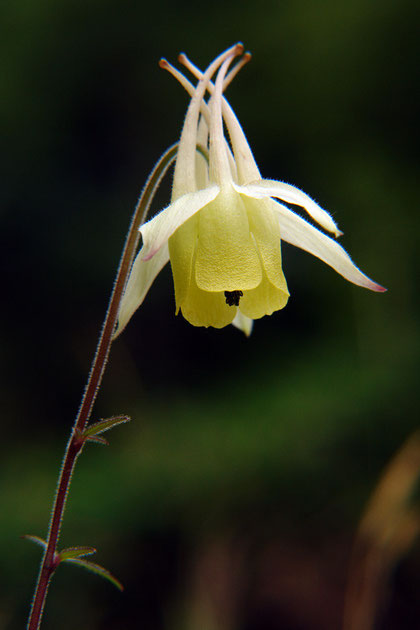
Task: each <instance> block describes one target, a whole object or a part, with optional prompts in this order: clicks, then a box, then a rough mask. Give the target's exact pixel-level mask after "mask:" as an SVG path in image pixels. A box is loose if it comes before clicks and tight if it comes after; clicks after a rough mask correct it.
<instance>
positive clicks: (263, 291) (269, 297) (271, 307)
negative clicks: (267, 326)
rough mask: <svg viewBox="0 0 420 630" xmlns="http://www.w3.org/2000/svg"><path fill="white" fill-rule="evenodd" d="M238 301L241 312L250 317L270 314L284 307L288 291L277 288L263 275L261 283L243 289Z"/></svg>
mask: <svg viewBox="0 0 420 630" xmlns="http://www.w3.org/2000/svg"><path fill="white" fill-rule="evenodd" d="M243 293H244V294H243V296H242V297H241V300H240V302H239V308H240V310H241V312H242V313H243V314H244V315H246V316H247V317H250V318H251V319H259V318H260V317H264V315H272V313H274V311H279V310H280V309H282V308H284V307H285V306H286V304H287V301H288V299H289V292H288V291H287V287H286V291H283V290H282V289H278V288H277V287H275V286H274V284H271V282H269V280H268V279H267V276H266V275H264V277H263V279H262V281H261V283H260V284H259V285H258V287H256V288H255V289H251V291H244V292H243Z"/></svg>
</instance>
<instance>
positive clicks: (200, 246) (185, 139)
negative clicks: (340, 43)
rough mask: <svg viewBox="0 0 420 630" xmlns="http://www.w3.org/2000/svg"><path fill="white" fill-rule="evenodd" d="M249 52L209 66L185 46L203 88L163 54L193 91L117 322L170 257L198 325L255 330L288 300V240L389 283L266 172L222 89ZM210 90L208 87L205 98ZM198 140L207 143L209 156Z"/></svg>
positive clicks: (183, 306)
mask: <svg viewBox="0 0 420 630" xmlns="http://www.w3.org/2000/svg"><path fill="white" fill-rule="evenodd" d="M242 53H243V47H242V45H241V44H237V45H236V46H233V47H232V48H230V49H228V50H226V51H225V52H224V53H222V54H221V55H220V56H219V57H217V58H216V59H215V60H214V61H213V62H212V63H211V64H210V66H209V67H208V68H207V70H206V71H205V72H204V73H202V72H200V70H199V69H198V68H196V67H195V66H194V65H193V64H192V63H191V62H190V61H189V60H188V59H187V58H186V56H185V55H180V57H179V60H180V62H181V63H183V64H184V65H185V66H186V67H187V68H188V69H189V70H190V72H191V73H192V74H193V75H194V76H195V77H196V78H197V79H198V83H197V86H196V87H195V88H194V87H193V85H192V84H191V83H190V82H189V81H188V80H187V79H186V78H185V77H184V76H183V75H182V74H181V73H180V72H179V71H178V70H176V69H175V68H173V67H172V66H171V65H170V64H169V63H168V62H166V61H165V60H162V61H161V64H160V65H161V66H162V67H163V68H165V69H167V70H169V71H170V72H171V73H172V74H173V75H174V76H175V77H176V78H177V79H178V80H179V82H180V83H181V84H182V85H183V86H184V88H185V89H186V90H187V91H188V92H189V93H190V95H191V101H190V105H189V107H188V111H187V114H186V118H185V123H184V127H183V130H182V134H181V139H180V142H179V148H178V155H177V160H176V165H175V173H174V182H173V190H172V199H171V204H170V205H169V206H168V207H167V208H165V209H164V210H162V211H161V212H160V213H159V214H158V215H156V216H155V217H154V218H153V219H152V220H150V221H148V222H147V223H145V224H144V225H143V226H142V227H141V228H140V231H141V234H142V238H143V246H142V248H141V250H140V252H139V254H138V256H137V258H136V260H135V262H134V264H133V268H132V270H131V273H130V277H129V280H128V283H127V287H126V290H125V293H124V296H123V299H122V303H121V306H120V312H119V325H118V330H117V332H120V331H121V330H122V329H123V328H124V327H125V325H126V323H127V322H128V320H129V319H130V317H131V315H132V314H133V313H134V311H135V310H136V309H137V308H138V307H139V306H140V304H141V303H142V301H143V299H144V297H145V295H146V293H147V291H148V290H149V288H150V286H151V284H152V282H153V280H154V278H155V277H156V275H157V274H158V273H159V271H160V270H161V269H162V267H163V266H164V265H165V264H166V263H167V262H168V260H170V263H171V267H172V273H173V278H174V285H175V300H176V311H177V312H179V311H181V312H182V314H183V316H184V317H185V318H186V319H187V320H188V321H189V322H190V323H191V324H193V325H194V326H214V327H215V328H222V327H223V326H226V325H227V324H230V323H233V324H234V325H236V326H238V327H239V328H241V329H242V330H243V331H244V332H245V333H246V334H249V333H250V331H251V327H252V320H254V319H258V318H260V317H263V316H264V315H271V314H272V313H273V312H274V311H277V310H279V309H282V308H283V307H284V306H285V305H286V304H287V300H288V298H289V292H288V289H287V284H286V280H285V278H284V275H283V271H282V262H281V250H280V244H281V240H284V241H286V242H288V243H291V244H292V245H295V246H297V247H300V248H301V249H304V250H306V251H308V252H309V253H311V254H313V255H314V256H316V257H318V258H320V259H321V260H323V261H324V262H325V263H327V264H328V265H330V266H331V267H332V268H333V269H335V270H336V271H337V272H338V273H339V274H341V275H342V276H343V277H344V278H346V279H347V280H349V281H350V282H353V283H354V284H357V285H359V286H362V287H365V288H367V289H371V290H372V291H384V290H385V289H384V288H383V287H381V286H380V285H378V284H376V283H375V282H373V281H372V280H370V279H369V278H368V277H367V276H366V275H364V274H363V273H362V272H361V271H360V270H359V269H358V268H357V267H356V266H355V265H354V263H353V262H352V261H351V259H350V257H349V256H348V254H347V253H346V252H345V250H344V249H343V248H342V247H341V246H340V245H338V243H337V242H336V241H335V239H334V238H331V237H329V236H327V235H326V234H325V233H324V232H323V231H321V230H319V229H317V228H316V227H314V226H313V225H312V224H311V223H309V222H307V221H305V220H304V219H302V218H301V217H300V216H299V215H298V214H297V213H295V212H293V211H292V210H291V209H289V208H288V207H287V206H285V205H284V204H282V203H279V201H277V200H278V199H280V200H282V201H284V202H286V203H288V204H292V205H297V206H300V207H301V208H304V209H305V211H306V212H307V213H308V214H309V216H310V217H311V218H312V219H313V220H314V221H315V222H316V223H318V224H319V225H320V226H321V228H323V229H324V230H325V231H328V232H331V233H332V234H334V236H335V237H337V236H339V235H340V234H341V232H340V231H339V229H338V227H337V225H336V224H335V222H334V220H333V219H332V217H331V216H330V215H329V214H328V213H327V212H326V211H325V210H323V209H322V208H321V207H320V206H319V205H318V204H317V203H315V201H313V200H312V199H311V198H310V197H309V196H308V195H306V194H305V193H303V192H302V191H301V190H299V189H298V188H296V187H294V186H291V185H289V184H286V183H284V182H279V181H274V180H266V179H262V178H261V175H260V173H259V170H258V167H257V165H256V163H255V160H254V158H253V155H252V152H251V149H250V147H249V145H248V142H247V140H246V138H245V135H244V133H243V131H242V128H241V126H240V124H239V122H238V120H237V118H236V116H235V114H234V112H233V110H232V109H231V107H230V105H229V104H228V102H227V101H226V99H225V98H224V96H223V92H224V89H225V88H226V86H227V85H228V83H229V82H230V81H231V80H232V78H233V76H234V75H235V74H236V73H237V71H238V69H239V68H240V67H241V66H242V65H243V64H244V63H245V62H246V61H248V59H249V58H250V55H249V54H246V55H244V56H243V57H242V60H241V61H240V62H238V64H237V66H236V67H235V68H234V69H233V70H231V72H230V73H229V74H228V69H229V66H230V65H231V63H232V61H233V60H234V59H235V58H236V57H238V56H240V55H242ZM216 72H217V77H216V81H215V83H214V84H213V83H212V81H211V79H212V77H213V75H214V74H215V73H216ZM206 92H209V94H210V96H209V99H208V100H207V101H206V100H205V95H206ZM223 121H224V123H225V125H226V127H227V130H228V132H229V138H230V144H229V143H228V142H227V140H226V138H225V135H224V130H223ZM198 146H201V147H204V148H205V149H208V162H207V161H206V159H205V158H204V157H203V156H202V155H201V154H200V153H199V152H198V151H197V147H198Z"/></svg>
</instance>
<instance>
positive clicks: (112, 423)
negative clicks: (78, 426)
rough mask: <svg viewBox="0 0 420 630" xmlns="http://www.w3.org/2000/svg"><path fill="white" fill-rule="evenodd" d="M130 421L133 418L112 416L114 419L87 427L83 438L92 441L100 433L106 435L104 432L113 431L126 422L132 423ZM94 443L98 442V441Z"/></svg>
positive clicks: (100, 421) (107, 419)
mask: <svg viewBox="0 0 420 630" xmlns="http://www.w3.org/2000/svg"><path fill="white" fill-rule="evenodd" d="M130 420H131V418H129V417H128V416H112V418H106V419H105V420H99V422H95V423H94V424H91V425H90V426H88V427H86V429H85V430H84V431H83V433H82V436H83V437H84V438H88V439H89V440H91V438H92V436H96V435H98V434H99V433H104V431H109V429H113V428H114V427H116V426H117V425H118V424H124V422H130ZM94 441H95V442H96V441H97V440H94ZM102 444H103V442H102Z"/></svg>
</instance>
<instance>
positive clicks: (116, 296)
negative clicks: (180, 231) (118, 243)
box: [27, 144, 178, 630]
mask: <svg viewBox="0 0 420 630" xmlns="http://www.w3.org/2000/svg"><path fill="white" fill-rule="evenodd" d="M177 150H178V145H177V144H175V145H173V146H171V147H170V148H169V149H168V150H167V151H166V152H165V153H164V155H163V156H162V157H161V158H160V160H159V162H158V163H157V164H156V166H155V168H154V169H153V171H152V173H151V174H150V176H149V179H148V180H147V182H146V185H145V187H144V189H143V192H142V194H141V195H140V198H139V200H138V203H137V205H136V207H135V210H134V213H133V217H132V220H131V224H130V227H129V230H128V233H127V237H126V240H125V244H124V248H123V252H122V255H121V259H120V264H119V267H118V271H117V275H116V279H115V283H114V287H113V290H112V293H111V297H110V301H109V305H108V309H107V312H106V315H105V320H104V324H103V327H102V330H101V334H100V337H99V341H98V345H97V348H96V352H95V356H94V359H93V362H92V367H91V370H90V374H89V378H88V382H87V385H86V389H85V391H84V394H83V398H82V402H81V405H80V408H79V411H78V414H77V416H76V419H75V422H74V425H73V427H72V430H71V434H70V439H69V441H68V443H67V447H66V451H65V454H64V459H63V464H62V467H61V470H60V475H59V478H58V483H57V490H56V494H55V498H54V504H53V508H52V514H51V520H50V524H49V529H48V537H47V541H46V545H45V552H44V558H43V561H42V564H41V568H40V572H39V576H38V581H37V584H36V588H35V593H34V597H33V600H32V606H31V611H30V615H29V620H28V626H27V628H28V630H38V628H39V627H40V624H41V619H42V614H43V610H44V605H45V600H46V596H47V592H48V587H49V584H50V581H51V578H52V576H53V574H54V572H55V570H56V569H57V567H58V565H59V564H60V562H61V561H62V559H63V558H62V557H61V556H60V554H59V553H58V552H57V544H58V540H59V536H60V529H61V525H62V521H63V516H64V511H65V507H66V500H67V496H68V491H69V487H70V483H71V478H72V475H73V471H74V468H75V465H76V462H77V458H78V457H79V455H80V453H81V452H82V449H83V446H84V443H85V442H86V441H92V437H91V434H92V431H89V428H87V424H88V421H89V418H90V415H91V412H92V408H93V405H94V403H95V400H96V396H97V394H98V391H99V388H100V385H101V382H102V377H103V374H104V371H105V368H106V365H107V361H108V357H109V353H110V349H111V344H112V341H113V335H114V330H115V327H116V322H117V317H118V310H119V306H120V302H121V297H122V295H123V292H124V288H125V285H126V283H127V278H128V275H129V272H130V269H131V266H132V263H133V260H134V256H135V254H136V250H137V246H138V242H139V238H140V233H139V228H140V226H141V225H142V224H143V222H144V221H145V220H146V217H147V213H148V210H149V208H150V205H151V203H152V200H153V197H154V195H155V192H156V190H157V188H158V186H159V184H160V182H161V180H162V178H163V177H164V175H165V173H166V172H167V170H168V169H169V167H170V166H171V164H172V162H173V161H174V160H175V157H176V153H177ZM122 421H124V420H121V417H118V418H116V419H115V422H114V423H112V424H119V423H120V422H122ZM107 428H110V427H107ZM103 430H106V429H103ZM104 442H105V441H104Z"/></svg>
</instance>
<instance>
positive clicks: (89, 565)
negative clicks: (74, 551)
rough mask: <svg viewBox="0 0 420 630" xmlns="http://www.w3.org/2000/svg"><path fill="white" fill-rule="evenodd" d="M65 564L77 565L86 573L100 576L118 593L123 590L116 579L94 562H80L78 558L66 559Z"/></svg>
mask: <svg viewBox="0 0 420 630" xmlns="http://www.w3.org/2000/svg"><path fill="white" fill-rule="evenodd" d="M66 562H71V563H72V564H77V565H78V566H79V567H83V568H84V569H86V570H87V571H90V572H91V573H96V575H100V576H101V577H103V578H105V580H108V581H109V582H111V584H113V585H114V586H116V587H117V588H118V589H119V590H120V591H123V590H124V587H123V585H122V584H121V582H120V581H119V580H117V578H116V577H114V576H113V575H112V573H110V572H109V571H108V570H107V569H105V568H104V567H101V565H100V564H96V563H95V562H89V560H80V559H79V558H68V559H67V560H66Z"/></svg>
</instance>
